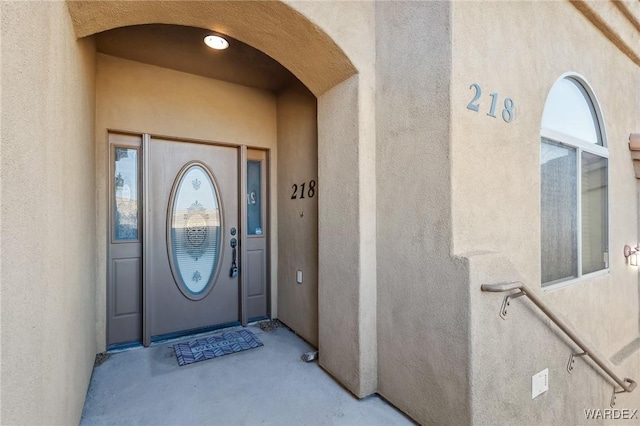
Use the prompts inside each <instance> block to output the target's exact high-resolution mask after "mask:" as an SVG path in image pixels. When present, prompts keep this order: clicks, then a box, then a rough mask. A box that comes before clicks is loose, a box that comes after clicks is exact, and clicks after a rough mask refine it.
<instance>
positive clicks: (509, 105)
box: [467, 83, 515, 123]
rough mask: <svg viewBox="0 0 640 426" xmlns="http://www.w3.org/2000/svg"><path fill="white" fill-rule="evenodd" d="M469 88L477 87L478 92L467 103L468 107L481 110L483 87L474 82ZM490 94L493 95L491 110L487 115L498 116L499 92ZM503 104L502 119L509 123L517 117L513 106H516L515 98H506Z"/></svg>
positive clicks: (472, 109)
mask: <svg viewBox="0 0 640 426" xmlns="http://www.w3.org/2000/svg"><path fill="white" fill-rule="evenodd" d="M469 89H475V91H476V93H475V95H474V96H473V99H471V102H469V103H468V104H467V109H470V110H471V111H475V112H478V111H479V110H480V101H479V99H480V96H482V88H481V87H480V85H479V84H477V83H473V84H472V85H471V86H469ZM489 96H490V97H491V106H490V107H489V112H488V113H487V115H488V116H489V117H493V118H496V106H497V103H498V94H497V93H491V94H490V95H489ZM503 105H504V108H503V109H502V119H503V120H504V121H505V122H507V123H511V122H512V121H513V119H514V117H515V116H514V113H513V107H514V104H513V100H512V99H511V98H504V102H503Z"/></svg>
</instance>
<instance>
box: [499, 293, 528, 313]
mask: <svg viewBox="0 0 640 426" xmlns="http://www.w3.org/2000/svg"><path fill="white" fill-rule="evenodd" d="M525 294H526V293H525V292H524V291H523V290H520V291H518V292H517V293H513V294H509V295H508V296H505V297H504V299H502V306H501V307H500V318H502V319H503V320H506V319H507V307H508V306H509V305H510V301H511V300H512V299H517V298H518V297H520V296H524V295H525Z"/></svg>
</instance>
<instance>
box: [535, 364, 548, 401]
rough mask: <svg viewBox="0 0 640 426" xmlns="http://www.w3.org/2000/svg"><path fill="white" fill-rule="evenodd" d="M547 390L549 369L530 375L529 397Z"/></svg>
mask: <svg viewBox="0 0 640 426" xmlns="http://www.w3.org/2000/svg"><path fill="white" fill-rule="evenodd" d="M548 390H549V369H548V368H545V369H544V370H542V371H541V372H539V373H538V374H535V375H533V376H531V399H533V398H535V397H536V396H538V395H541V394H543V393H545V392H546V391H548Z"/></svg>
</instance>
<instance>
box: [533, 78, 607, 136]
mask: <svg viewBox="0 0 640 426" xmlns="http://www.w3.org/2000/svg"><path fill="white" fill-rule="evenodd" d="M542 127H543V128H544V129H548V130H555V131H558V132H562V133H564V134H566V135H569V136H573V137H575V138H578V139H580V140H583V141H586V142H589V143H593V144H597V145H602V138H601V136H600V130H599V128H598V120H597V116H596V113H595V111H594V109H593V105H592V103H591V101H590V100H589V96H588V95H587V92H586V90H585V89H584V88H583V87H582V85H581V84H580V83H578V82H577V81H576V80H574V79H573V78H563V79H561V80H558V81H557V82H556V84H554V85H553V87H552V88H551V92H549V96H548V97H547V101H546V103H545V105H544V113H543V114H542Z"/></svg>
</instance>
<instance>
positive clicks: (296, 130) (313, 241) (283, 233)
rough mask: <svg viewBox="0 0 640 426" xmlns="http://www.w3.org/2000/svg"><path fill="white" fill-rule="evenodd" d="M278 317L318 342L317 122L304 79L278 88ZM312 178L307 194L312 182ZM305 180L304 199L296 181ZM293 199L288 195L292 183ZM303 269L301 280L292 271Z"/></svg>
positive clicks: (315, 108) (310, 339)
mask: <svg viewBox="0 0 640 426" xmlns="http://www.w3.org/2000/svg"><path fill="white" fill-rule="evenodd" d="M277 106H278V159H279V161H278V163H279V167H278V183H279V184H278V194H277V195H278V200H277V202H278V215H279V218H278V224H279V229H278V248H279V251H278V318H279V319H280V320H282V321H283V322H284V323H285V324H287V325H288V326H289V327H291V328H292V329H293V330H295V331H296V332H297V333H298V334H300V336H302V337H303V338H305V339H306V340H307V341H309V342H310V343H312V344H313V345H315V346H317V345H318V196H317V195H318V187H317V185H318V125H317V118H316V117H317V107H316V98H315V96H313V94H311V92H309V91H308V90H307V89H306V88H305V87H304V86H303V85H302V84H296V85H294V86H292V87H289V88H287V89H285V90H284V91H282V92H280V93H279V94H278V100H277ZM312 180H313V181H315V182H316V187H315V189H314V196H313V197H309V190H310V182H311V181H312ZM303 183H304V184H305V194H304V199H302V198H301V197H300V186H301V184H303ZM294 184H295V185H297V189H298V191H297V193H296V196H297V197H296V199H295V200H294V199H291V196H292V192H293V188H292V186H293V185H294ZM298 270H301V271H302V272H303V280H302V283H301V284H299V283H297V281H296V271H298Z"/></svg>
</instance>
